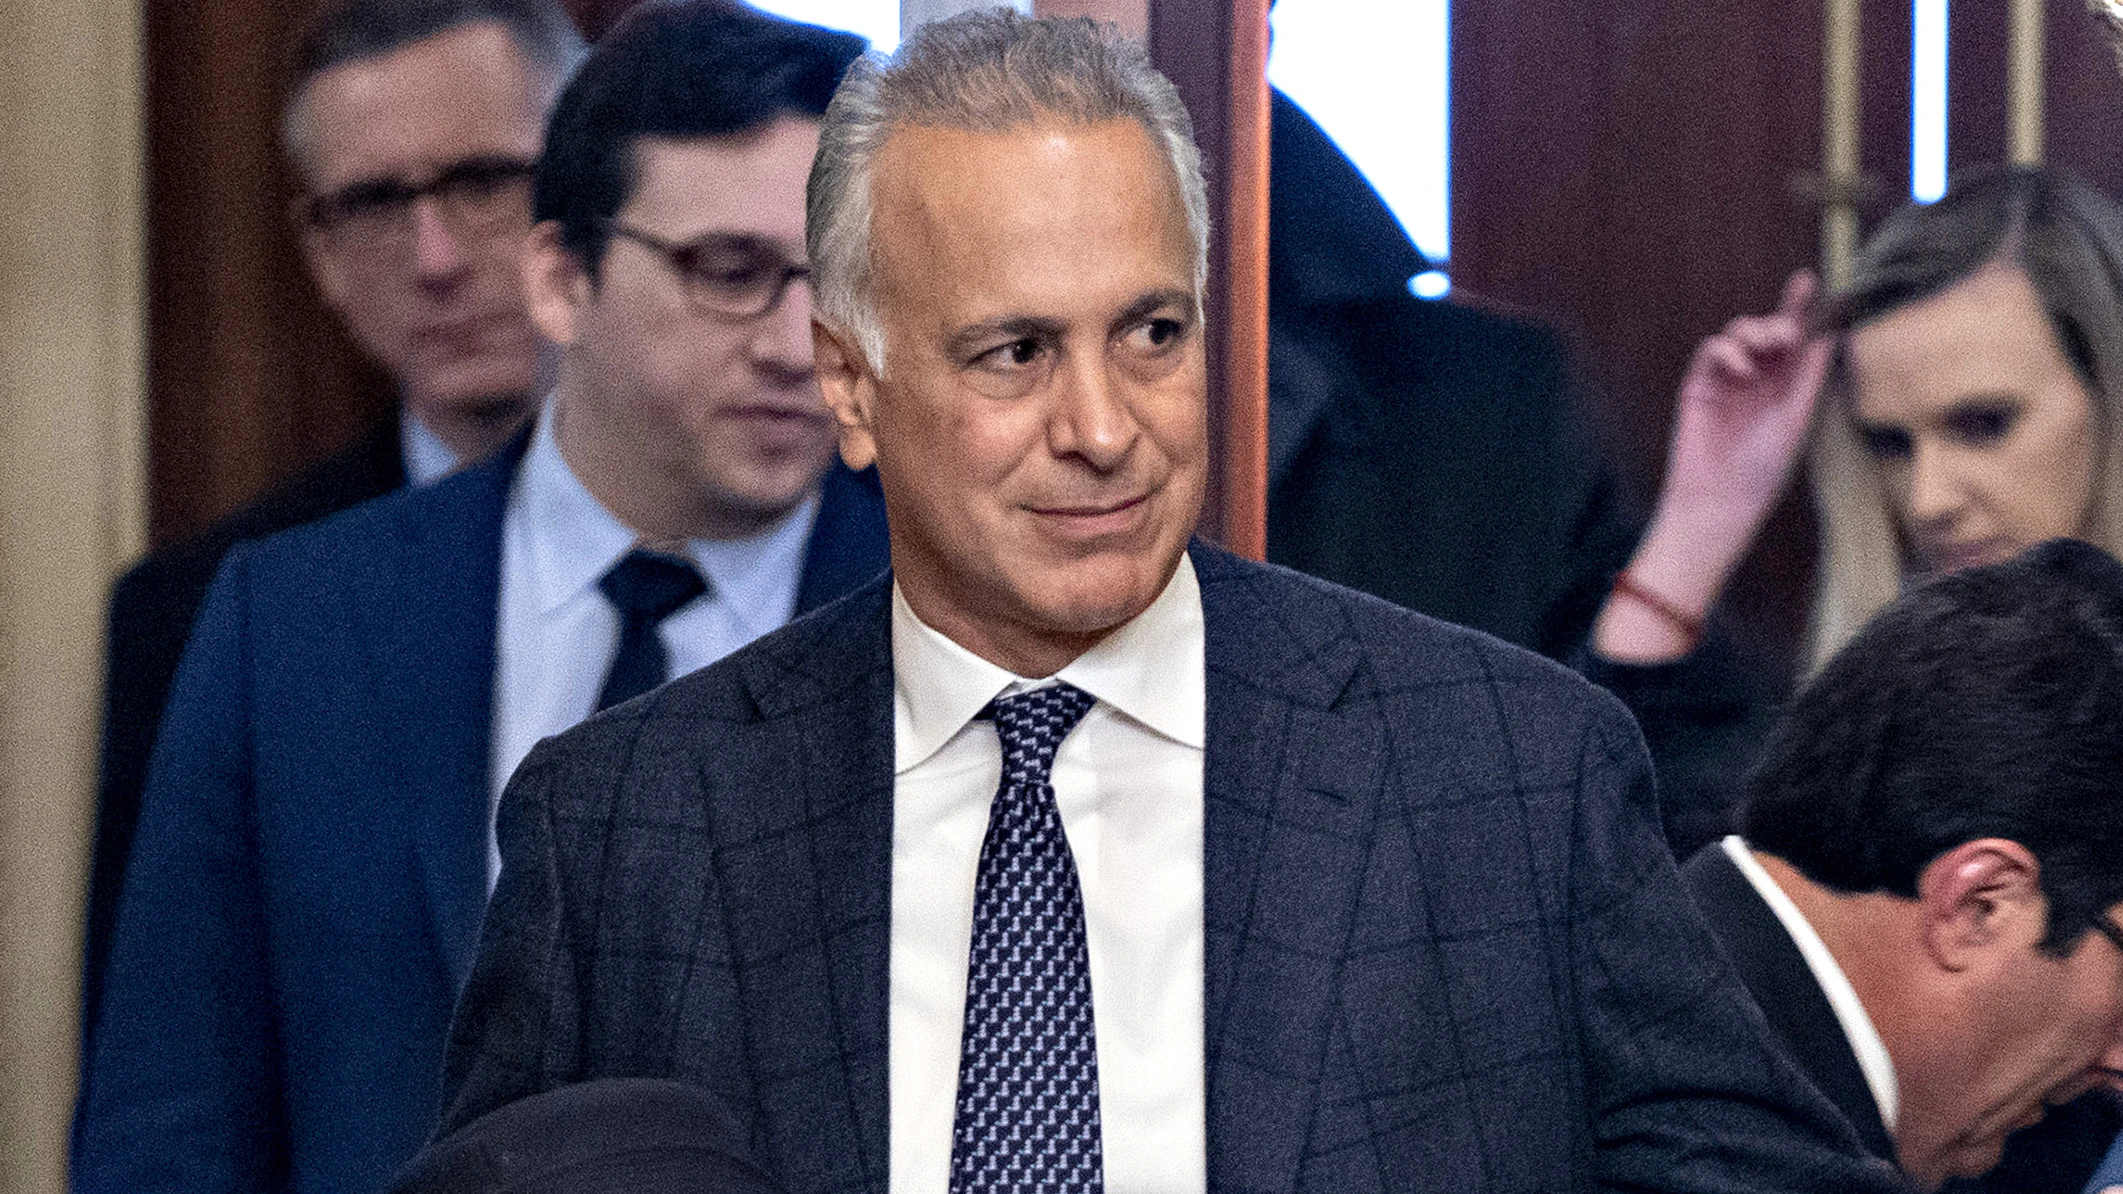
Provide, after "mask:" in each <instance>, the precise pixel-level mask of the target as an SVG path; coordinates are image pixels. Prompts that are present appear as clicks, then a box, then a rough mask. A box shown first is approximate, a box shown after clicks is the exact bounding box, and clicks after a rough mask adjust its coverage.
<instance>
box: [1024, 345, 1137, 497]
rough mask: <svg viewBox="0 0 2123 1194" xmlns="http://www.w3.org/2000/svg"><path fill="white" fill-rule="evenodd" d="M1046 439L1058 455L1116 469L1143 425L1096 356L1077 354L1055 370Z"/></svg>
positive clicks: (1125, 456)
mask: <svg viewBox="0 0 2123 1194" xmlns="http://www.w3.org/2000/svg"><path fill="white" fill-rule="evenodd" d="M1054 391H1055V394H1054V402H1055V405H1054V412H1053V415H1052V416H1051V417H1050V419H1049V420H1048V432H1047V439H1048V443H1049V445H1050V446H1051V447H1052V448H1053V450H1054V454H1055V455H1057V456H1075V457H1077V458H1079V459H1081V460H1083V461H1084V462H1085V463H1086V464H1089V465H1090V466H1091V467H1092V468H1094V469H1097V470H1098V471H1100V472H1109V471H1111V470H1113V469H1116V468H1118V467H1120V465H1121V464H1122V462H1123V461H1125V460H1126V459H1127V458H1128V453H1129V452H1130V451H1132V450H1133V449H1134V447H1135V441H1136V437H1138V436H1139V435H1141V434H1142V425H1141V424H1140V423H1138V422H1136V420H1135V412H1134V410H1133V409H1132V408H1131V407H1130V406H1129V404H1128V396H1127V392H1126V390H1125V389H1124V388H1123V387H1122V386H1121V385H1120V384H1119V383H1118V382H1117V381H1116V380H1115V378H1114V376H1113V371H1112V369H1111V368H1109V367H1108V365H1107V363H1106V361H1105V359H1104V358H1103V357H1102V356H1100V355H1099V354H1096V353H1082V354H1075V355H1074V356H1073V357H1072V358H1070V359H1066V360H1064V362H1063V363H1062V366H1061V367H1060V368H1059V369H1057V370H1056V371H1055V378H1054Z"/></svg>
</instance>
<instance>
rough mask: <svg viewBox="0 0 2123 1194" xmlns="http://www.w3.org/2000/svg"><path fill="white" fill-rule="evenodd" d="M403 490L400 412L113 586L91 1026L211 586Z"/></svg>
mask: <svg viewBox="0 0 2123 1194" xmlns="http://www.w3.org/2000/svg"><path fill="white" fill-rule="evenodd" d="M404 484H405V461H404V460H403V458H402V457H401V455H400V449H399V416H398V415H397V414H396V413H394V414H393V415H392V416H391V417H390V418H389V419H387V420H385V421H384V422H382V423H380V424H378V425H377V426H376V427H374V428H372V429H371V430H370V431H368V432H367V433H366V434H364V435H362V437H361V438H360V439H358V440H356V441H355V442H354V443H352V444H350V445H348V446H347V447H346V448H345V449H344V450H342V451H340V452H338V453H336V454H335V455H333V456H330V457H328V458H326V459H325V460H323V461H321V462H319V463H318V464H316V465H313V466H311V467H310V468H309V469H308V470H306V471H304V472H303V473H301V474H299V475H297V476H296V477H295V478H294V479H293V480H290V481H288V482H287V483H286V484H284V485H282V486H280V487H279V488H277V489H274V490H273V491H271V492H270V493H267V494H266V495H265V496H264V497H261V498H259V499H258V500H257V501H255V502H253V503H251V504H250V505H248V506H245V507H244V508H243V509H241V510H238V511H237V512H236V513H234V514H231V515H229V516H228V517H227V518H224V519H222V520H221V521H220V522H217V523H215V524H214V525H213V526H212V527H210V528H208V529H207V530H206V531H205V532H203V533H202V534H200V535H199V536H198V537H197V538H195V539H192V540H190V541H188V542H185V543H181V544H178V545H177V546H174V547H169V548H164V549H163V550H161V551H158V552H155V553H154V554H152V555H150V556H148V557H147V558H146V559H144V560H141V561H140V562H139V563H138V564H135V565H134V566H133V567H132V568H131V569H130V570H129V571H127V572H126V574H125V575H123V576H121V577H119V578H118V581H117V583H116V584H115V585H114V586H113V587H112V589H111V602H110V616H109V629H108V636H107V638H106V643H107V647H106V653H105V672H104V689H103V748H102V756H101V759H100V767H99V770H98V780H97V787H96V839H95V848H94V851H93V854H92V856H91V860H90V864H89V888H88V893H89V894H88V926H87V937H86V940H85V941H84V943H83V959H82V962H83V965H82V1001H81V1022H82V1025H83V1027H84V1029H85V1028H87V1026H89V1025H91V1024H93V1023H94V1022H95V1017H96V1006H97V1004H98V1003H99V1002H100V1001H101V999H102V993H103V970H104V965H105V962H106V961H107V959H108V957H109V953H110V940H111V929H112V927H113V925H114V923H115V921H116V919H117V915H118V892H119V889H120V886H121V884H122V883H123V882H124V879H125V862H126V858H127V856H128V855H129V854H130V853H131V852H132V848H133V831H134V828H135V827H136V826H137V825H138V823H139V820H140V793H141V791H142V789H144V788H145V787H146V786H147V761H148V755H149V753H150V752H151V751H152V750H153V749H154V746H155V731H156V730H157V728H159V727H160V726H161V724H162V709H163V706H164V705H165V704H167V703H168V701H169V695H170V685H171V683H172V682H173V681H174V680H175V679H176V676H177V662H178V660H180V659H182V658H183V656H184V644H185V642H186V640H188V639H189V638H190V637H191V633H192V623H193V622H194V621H196V620H197V619H198V616H199V607H200V605H201V604H202V603H203V602H205V600H206V590H207V586H208V585H209V584H210V583H212V581H213V579H214V573H215V572H216V571H218V570H219V569H220V567H221V561H222V558H223V557H225V556H226V555H228V553H229V549H230V548H232V547H234V546H236V545H237V544H238V543H242V542H245V541H247V540H251V539H261V538H264V537H265V536H267V535H271V534H274V533H276V532H279V531H284V530H287V529H288V528H290V527H296V526H301V525H302V524H304V523H308V522H315V521H316V520H318V519H320V518H323V517H325V516H326V515H328V514H336V513H338V512H339V511H341V510H344V509H347V508H348V507H350V506H358V505H360V504H361V503H363V502H365V501H368V500H369V499H370V498H373V497H381V496H382V495H384V494H386V493H389V492H390V491H392V490H394V489H397V488H398V487H399V486H401V485H404Z"/></svg>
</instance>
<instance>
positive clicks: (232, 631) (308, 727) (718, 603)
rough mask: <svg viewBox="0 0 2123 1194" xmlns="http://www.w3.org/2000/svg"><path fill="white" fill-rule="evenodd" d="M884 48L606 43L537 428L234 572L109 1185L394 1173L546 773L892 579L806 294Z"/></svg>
mask: <svg viewBox="0 0 2123 1194" xmlns="http://www.w3.org/2000/svg"><path fill="white" fill-rule="evenodd" d="M861 48H862V47H861V43H860V41H859V40H858V39H856V38H852V37H849V36H847V35H844V34H838V33H831V32H828V31H826V30H822V29H816V28H813V27H810V26H804V25H795V24H791V23H788V22H784V21H780V20H776V19H773V18H769V17H764V16H761V15H758V14H756V13H745V12H737V11H733V9H732V6H730V5H728V4H726V3H718V2H713V0H694V2H692V3H681V4H665V5H656V6H649V7H645V8H643V9H642V10H640V11H639V12H638V13H637V14H635V15H634V16H633V17H631V18H630V19H629V20H628V21H626V22H625V23H623V24H622V25H621V26H620V27H619V28H618V29H616V30H615V31H614V32H613V33H611V34H610V35H608V37H607V38H606V40H605V41H604V42H603V43H601V44H600V46H599V48H598V49H597V50H596V51H595V52H594V53H593V54H592V55H591V57H590V58H589V59H588V60H587V61H586V62H585V64H584V65H583V67H582V69H581V70H580V72H579V73H578V74H577V75H576V77H575V79H574V80H573V82H571V83H570V84H569V86H568V88H567V90H566V91H565V92H564V94H563V95H562V96H561V98H560V100H559V101H558V103H557V104H556V105H555V108H554V112H553V116H552V120H551V123H550V126H549V129H548V132H547V138H546V143H545V148H544V152H543V155H542V157H541V159H540V160H539V163H538V166H537V169H536V175H535V179H534V181H533V183H532V185H531V187H530V191H531V194H530V204H531V208H532V214H533V217H534V219H535V220H536V221H537V222H536V224H535V226H534V227H533V228H532V229H531V232H530V235H529V238H528V240H527V242H526V246H525V247H524V248H523V249H522V250H521V257H522V260H523V285H524V293H525V295H526V297H527V300H528V307H529V311H530V315H531V318H532V319H533V321H534V322H535V324H536V326H537V328H538V330H539V331H540V332H541V333H543V335H544V337H545V339H547V340H548V341H550V342H551V343H553V344H555V345H557V346H558V347H559V353H558V364H557V376H556V381H555V384H554V388H553V390H552V392H551V395H550V397H549V399H548V400H547V401H546V403H545V404H544V407H543V410H542V411H541V413H540V415H539V416H538V418H537V420H536V422H535V424H534V426H533V429H532V431H531V433H530V435H529V436H527V437H525V438H523V439H521V440H519V441H518V443H517V445H516V446H515V447H514V448H512V449H511V450H508V451H505V452H503V453H501V454H500V455H499V456H497V457H495V458H494V459H492V460H490V461H488V462H487V463H485V464H482V465H479V466H477V467H474V468H470V469H467V470H465V471H463V472H461V473H459V474H458V475H456V476H454V477H452V478H450V479H448V480H445V481H443V482H441V483H439V484H437V485H434V486H432V487H429V488H425V489H420V490H413V491H408V492H405V493H402V494H399V495H395V496H392V497H390V498H387V499H384V500H382V501H379V502H374V503H371V504H369V505H367V506H365V507H363V508H361V509H359V510H356V511H352V512H349V513H347V514H345V515H342V516H340V517H337V518H334V519H331V520H328V521H326V522H323V523H320V524H318V525H316V526H312V527H306V528H302V529H299V530H296V531H291V532H288V533H285V534H282V535H279V536H275V537H272V538H269V539H265V540H262V541H259V542H256V543H251V544H246V545H244V546H242V547H239V548H238V549H237V550H236V551H235V552H233V553H232V554H231V555H230V557H229V559H228V562H227V563H226V564H225V565H224V567H223V568H222V571H221V574H220V576H219V577H218V579H217V580H216V582H215V586H214V589H213V591H212V593H211V594H210V595H209V597H208V600H207V604H206V608H205V610H204V611H203V612H202V614H201V615H200V619H199V627H198V630H197V631H196V633H195V635H194V637H193V641H192V644H191V646H190V647H189V648H188V650H187V653H186V658H185V663H184V667H183V669H182V671H181V673H180V675H179V677H178V681H177V686H176V691H175V694H174V696H173V698H172V701H171V705H170V712H169V716H168V720H167V723H166V725H165V727H164V730H163V733H162V739H161V741H160V743H159V744H158V746H157V753H156V757H155V764H154V768H153V772H152V778H151V780H150V782H149V785H148V791H147V795H146V799H145V802H144V808H143V812H142V817H141V825H140V832H139V838H138V843H137V846H136V849H135V851H134V859H133V863H132V866H131V873H130V874H129V875H128V877H127V879H126V885H125V894H124V897H123V900H122V906H121V909H120V913H119V921H118V928H117V933H116V939H115V944H114V946H113V950H112V959H111V964H110V971H109V980H108V989H107V992H106V995H105V998H104V1004H103V1009H102V1015H101V1019H100V1023H99V1024H98V1025H97V1027H96V1032H95V1034H94V1038H93V1043H92V1046H91V1052H90V1054H89V1057H88V1060H87V1063H86V1067H85V1073H84V1085H83V1096H82V1103H81V1108H80V1113H79V1116H78V1118H77V1122H76V1138H75V1154H74V1178H75V1189H77V1190H80V1191H101V1190H111V1191H118V1190H124V1191H144V1190H171V1191H175V1190H184V1191H238V1190H241V1191H256V1190H280V1189H299V1190H303V1191H337V1192H345V1194H368V1192H370V1191H373V1190H375V1189H377V1188H378V1187H380V1186H381V1185H383V1183H384V1182H385V1180H386V1179H387V1178H388V1177H389V1175H390V1173H391V1171H392V1170H393V1169H394V1168H396V1167H397V1166H398V1165H399V1164H400V1163H402V1162H403V1161H404V1160H405V1159H406V1158H407V1157H408V1156H410V1155H411V1154H412V1152H413V1150H414V1148H415V1147H416V1146H417V1145H418V1144H419V1142H420V1139H421V1137H422V1134H423V1133H424V1131H425V1130H426V1128H427V1126H428V1122H429V1119H430V1117H431V1116H432V1114H433V1112H434V1109H435V1105H436V1098H437V1095H438V1084H439V1075H440V1066H441V1062H442V1042H443V1036H444V1031H445V1029H446V1027H447V1024H448V1021H449V1016H450V1009H451V1005H452V1002H453V1000H454V999H455V997H456V994H457V992H458V989H459V987H460V985H461V984H462V982H463V979H464V976H465V974H466V972H467V970H468V969H469V966H470V963H471V954H472V949H473V944H474V937H475V934H476V931H477V929H478V926H479V922H480V917H481V914H482V912H483V909H484V907H485V902H486V898H487V894H488V891H489V886H490V884H491V883H492V881H493V879H494V875H495V868H496V865H497V863H496V861H495V859H494V855H493V853H492V846H491V829H490V824H491V822H490V817H491V810H492V807H493V801H494V800H495V798H496V797H497V796H498V793H499V792H500V790H501V787H502V785H503V783H504V782H505V781H506V780H507V778H508V776H509V774H510V772H511V770H512V769H513V768H514V767H515V764H516V762H517V761H518V760H519V759H520V758H521V757H522V756H523V755H524V753H525V752H527V751H528V750H529V749H530V747H531V746H532V745H533V744H534V743H536V742H537V741H538V740H539V739H541V738H544V737H547V736H549V735H551V734H554V733H557V732H559V731H561V730H563V729H565V728H567V727H568V726H570V725H572V724H573V723H575V722H576V721H579V720H580V719H582V718H583V717H585V716H587V715H588V714H589V713H591V712H592V711H593V710H596V709H600V708H604V707H606V706H608V705H612V704H615V703H618V702H622V701H625V700H627V699H629V698H631V697H633V696H635V695H637V694H640V693H642V692H644V691H646V690H648V689H650V688H652V687H654V686H656V685H657V684H660V683H661V682H662V681H663V680H665V679H666V678H668V677H670V676H672V675H675V674H678V673H681V672H685V671H690V670H692V669H694V668H697V667H700V666H702V665H704V664H706V663H708V662H710V661H712V660H714V659H717V658H719V657H720V656H722V655H724V654H726V653H728V652H730V651H732V650H735V649H736V648H737V647H739V646H742V645H743V644H744V643H746V642H748V641H749V640H750V639H751V638H753V637H754V636H756V635H759V634H761V633H763V632H765V631H768V630H772V629H774V628H776V627H778V626H780V625H781V624H782V623H783V622H785V621H787V620H788V619H789V618H790V617H791V616H792V615H793V614H795V613H799V612H802V611H804V610H807V609H809V608H811V607H813V606H815V605H818V604H821V603H823V602H824V601H826V600H829V599H830V598H833V597H835V596H838V595H839V594H841V593H842V592H845V591H848V590H850V589H852V588H854V587H856V586H858V585H859V584H861V583H862V582H865V581H867V580H869V579H870V578H872V577H873V576H875V575H877V574H878V573H879V572H881V571H882V570H883V568H884V566H885V527H884V514H883V505H882V499H881V497H880V495H879V493H878V489H877V485H876V481H875V479H874V477H873V476H871V475H867V474H856V473H852V472H850V471H848V470H847V469H845V468H841V467H838V466H837V465H834V463H833V456H834V443H835V432H834V428H833V425H832V423H831V420H830V419H829V417H828V415H827V413H826V410H825V407H824V405H823V404H822V402H821V399H820V396H819V392H818V384H817V381H816V379H815V378H814V376H813V371H812V358H811V330H810V328H811V324H810V288H809V286H808V284H803V280H804V278H805V276H806V273H807V267H808V260H807V258H806V257H805V254H804V223H803V211H804V181H805V178H806V176H807V174H808V172H809V170H810V165H811V157H812V154H813V152H814V151H815V148H816V144H817V139H818V127H819V118H820V116H821V114H822V113H823V112H824V110H825V107H826V102H827V100H828V99H829V98H830V96H831V95H832V92H833V89H834V87H835V85H836V84H837V83H838V81H839V79H840V76H841V74H842V72H843V71H844V70H845V69H846V68H847V66H848V64H849V63H850V62H852V61H853V60H854V58H855V56H856V55H857V54H858V53H859V52H860V50H861ZM522 160H527V158H525V159H511V158H508V157H506V156H501V155H496V156H490V157H485V158H479V157H475V158H468V159H464V160H461V161H457V162H452V163H436V164H435V168H434V169H432V170H431V171H429V172H426V173H423V174H419V175H413V174H405V175H402V176H386V175H378V176H375V177H374V178H373V179H372V181H370V182H367V183H359V184H351V185H342V186H339V187H335V188H332V189H329V190H325V191H322V192H320V194H319V196H318V197H317V198H316V199H314V200H312V201H311V202H310V204H309V206H308V208H307V210H306V211H305V212H304V215H305V216H306V218H308V219H309V220H310V222H311V226H312V228H313V233H312V235H313V237H314V238H315V243H316V244H317V245H318V247H317V249H316V250H315V251H317V252H319V253H322V254H326V255H330V254H336V253H340V252H342V251H346V252H351V250H352V248H353V247H354V246H353V243H352V242H358V241H359V240H360V239H362V238H364V237H368V236H371V235H374V236H378V237H382V238H384V239H386V240H387V239H388V238H390V237H391V236H394V235H400V234H401V233H409V234H410V236H411V237H412V242H413V244H414V246H415V252H416V254H417V255H420V256H422V257H423V258H424V256H425V255H426V254H428V253H430V252H434V253H438V254H440V253H443V252H444V251H445V250H446V249H448V248H449V247H450V246H451V245H455V244H457V243H459V242H458V240H457V239H456V238H455V237H454V236H453V235H452V234H455V233H463V232H467V231H471V230H476V229H477V228H479V227H481V226H482V225H483V222H484V221H486V220H488V219H490V218H494V217H496V216H498V215H499V213H500V210H501V208H502V207H503V206H505V205H506V203H507V202H508V201H509V200H508V192H510V191H511V190H521V189H522V184H521V181H520V180H521V170H520V169H519V167H518V165H517V164H516V163H517V162H518V161H522ZM379 179H380V181H378V180H379ZM516 201H517V202H521V199H520V198H519V199H518V200H516ZM445 242H447V243H445ZM342 264H343V265H344V266H345V268H347V269H348V270H357V269H360V268H363V265H362V263H360V262H359V261H358V260H349V261H346V262H343V263H342ZM408 345H409V350H410V351H413V352H416V353H418V352H424V351H429V350H430V349H431V348H432V346H430V345H428V344H426V343H424V342H423V341H422V338H421V336H420V335H418V334H417V333H416V334H414V335H413V336H411V337H410V339H409V341H408ZM456 364H461V365H463V366H464V368H465V370H466V371H467V372H469V371H470V369H471V365H470V363H469V362H465V361H458V362H456Z"/></svg>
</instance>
